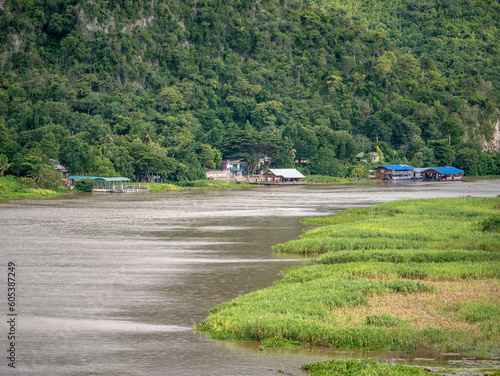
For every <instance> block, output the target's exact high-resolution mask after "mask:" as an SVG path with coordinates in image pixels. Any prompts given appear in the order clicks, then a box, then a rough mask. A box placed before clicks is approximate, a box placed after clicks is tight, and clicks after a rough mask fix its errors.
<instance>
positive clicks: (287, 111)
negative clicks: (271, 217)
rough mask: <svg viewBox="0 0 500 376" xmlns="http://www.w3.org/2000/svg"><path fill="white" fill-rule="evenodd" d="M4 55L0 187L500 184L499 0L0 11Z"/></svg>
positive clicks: (101, 5)
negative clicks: (380, 179)
mask: <svg viewBox="0 0 500 376" xmlns="http://www.w3.org/2000/svg"><path fill="white" fill-rule="evenodd" d="M0 44H1V45H2V49H1V52H0V175H1V174H4V173H5V174H12V175H17V176H25V177H30V178H32V179H34V180H35V181H37V182H39V184H41V185H43V184H44V182H46V181H48V180H51V179H53V174H52V173H51V172H50V170H51V168H50V162H49V159H57V160H59V162H60V163H61V164H63V165H64V166H66V167H67V168H68V169H69V170H70V171H71V172H72V173H82V174H83V173H87V174H94V175H106V176H117V175H120V176H127V177H129V178H131V179H134V180H137V179H141V178H143V177H145V176H147V175H148V174H151V173H154V174H159V175H161V176H162V178H163V179H164V180H165V181H172V182H175V181H185V180H195V179H199V178H203V177H204V171H205V170H206V169H207V168H208V169H212V168H216V167H217V166H218V165H220V160H221V158H223V157H227V156H235V157H246V158H248V159H249V160H250V162H251V164H255V163H256V161H258V160H259V159H260V158H262V157H267V158H266V161H267V162H266V163H268V164H269V165H271V166H273V167H293V166H296V167H299V168H300V169H301V170H302V171H303V172H305V173H308V174H323V175H331V176H363V175H364V174H366V172H367V170H368V168H369V166H370V165H369V164H366V163H362V162H358V163H357V162H355V155H356V154H357V153H359V152H361V151H364V152H371V151H378V152H379V154H381V153H383V154H384V162H386V163H410V164H412V165H413V166H415V167H421V166H429V165H433V166H445V165H454V166H456V167H459V168H462V169H465V170H466V173H467V174H469V175H500V154H499V150H498V146H499V145H498V141H496V145H493V149H492V148H491V147H490V150H489V151H483V150H484V148H483V145H484V143H485V142H486V141H494V137H495V135H496V136H497V137H498V133H499V129H498V122H499V120H500V113H499V107H500V106H499V104H500V90H499V89H500V70H499V67H500V59H499V56H500V4H499V2H498V1H487V0H457V1H451V0H448V1H436V0H434V1H433V0H427V1H423V0H388V1H380V0H349V1H342V2H341V1H337V0H314V1H313V0H309V1H299V0H262V1H254V0H231V1H227V0H226V1H222V0H187V1H180V0H170V1H164V0H157V1H130V0H109V1H103V0H93V1H77V0H51V1H41V0H23V1H17V0H5V1H2V3H0ZM495 127H496V129H495ZM492 143H493V144H495V142H492ZM490 145H491V144H490ZM495 146H496V148H495Z"/></svg>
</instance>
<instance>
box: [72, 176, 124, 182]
mask: <svg viewBox="0 0 500 376" xmlns="http://www.w3.org/2000/svg"><path fill="white" fill-rule="evenodd" d="M69 178H70V179H73V180H80V179H92V180H100V181H130V179H129V178H124V177H117V178H102V177H99V176H80V175H71V176H70V177H69Z"/></svg>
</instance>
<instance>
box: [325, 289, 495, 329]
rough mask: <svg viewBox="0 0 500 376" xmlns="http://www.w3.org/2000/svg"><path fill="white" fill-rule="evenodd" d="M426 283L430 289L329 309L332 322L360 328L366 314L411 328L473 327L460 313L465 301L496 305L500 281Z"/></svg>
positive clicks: (378, 297)
mask: <svg viewBox="0 0 500 376" xmlns="http://www.w3.org/2000/svg"><path fill="white" fill-rule="evenodd" d="M426 283H428V284H431V285H432V286H434V291H433V292H419V293H413V294H394V293H389V294H384V295H374V296H372V297H371V298H369V299H368V303H367V304H366V305H358V306H355V307H344V308H342V309H338V310H334V311H332V315H333V321H334V322H335V323H336V324H344V325H347V326H355V327H360V326H363V325H365V317H366V316H368V315H377V316H379V315H380V316H381V315H389V316H393V317H397V318H400V319H402V320H403V322H404V324H403V325H408V326H410V327H412V328H415V329H424V328H442V329H453V330H460V331H470V330H476V328H477V326H478V324H477V323H471V322H468V321H467V320H465V319H464V318H463V315H461V313H460V307H461V306H463V305H466V304H473V303H478V302H481V301H483V302H488V303H491V304H495V305H497V306H500V281H498V280H492V279H490V280H467V281H441V282H433V281H426Z"/></svg>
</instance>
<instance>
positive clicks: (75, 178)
mask: <svg viewBox="0 0 500 376" xmlns="http://www.w3.org/2000/svg"><path fill="white" fill-rule="evenodd" d="M69 178H70V179H73V180H80V179H92V180H95V177H94V176H82V175H71V176H70V177H69Z"/></svg>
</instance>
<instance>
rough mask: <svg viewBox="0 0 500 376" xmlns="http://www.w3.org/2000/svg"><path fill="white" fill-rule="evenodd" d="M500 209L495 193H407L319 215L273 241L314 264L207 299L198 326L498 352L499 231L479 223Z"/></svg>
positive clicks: (224, 334) (256, 335) (233, 332)
mask: <svg viewBox="0 0 500 376" xmlns="http://www.w3.org/2000/svg"><path fill="white" fill-rule="evenodd" d="M499 209H500V198H458V199H431V200H406V201H402V202H390V203H386V204H381V205H377V206H374V207H371V208H367V209H363V210H358V211H357V212H356V211H355V210H357V209H354V210H353V211H351V212H349V211H346V212H343V213H340V214H339V215H338V216H334V217H331V218H332V219H328V218H322V219H321V220H318V222H316V223H328V225H327V226H324V227H320V228H317V229H314V230H311V231H310V232H308V233H306V234H304V235H303V236H302V237H301V238H300V239H297V240H294V241H291V242H289V243H286V244H282V245H278V246H276V247H275V249H276V250H278V251H283V252H295V253H306V254H319V257H318V258H317V259H316V260H314V261H315V263H314V264H313V265H304V266H294V267H290V268H287V269H284V270H283V274H284V278H283V279H280V280H278V281H276V282H275V283H274V285H273V286H271V287H269V288H267V289H264V290H260V291H256V292H254V293H251V294H247V295H243V296H240V297H238V298H237V299H235V300H233V301H231V302H226V303H223V304H221V305H219V306H216V307H215V308H214V309H213V310H212V311H211V313H210V315H209V316H208V317H207V319H206V320H205V321H204V322H203V323H202V324H201V325H200V326H199V327H198V329H199V330H205V331H208V332H210V334H211V335H212V336H213V337H214V338H253V339H258V340H265V339H271V338H272V339H273V340H272V341H271V343H273V344H279V343H284V344H287V343H288V344H289V343H295V342H296V341H299V342H300V343H303V344H313V345H319V346H334V347H363V348H380V347H388V348H401V349H408V350H411V349H416V348H435V349H442V350H445V351H453V352H469V353H471V354H473V355H481V356H493V357H494V356H497V357H498V356H500V324H499V323H500V309H499V308H498V307H500V252H499V250H500V238H499V234H498V233H497V232H495V231H491V230H489V229H485V228H484V227H485V226H484V224H485V220H486V219H488V218H492V217H494V216H496V215H498V212H499ZM339 218H340V219H339ZM308 222H309V223H314V221H311V220H309V221H308ZM408 312H410V313H411V314H410V315H408ZM443 318H446V320H445V322H446V325H444V326H443V325H441V323H443V320H444V319H443ZM281 339H282V340H281ZM290 341H292V342H290ZM266 343H267V342H266ZM263 347H264V348H265V346H263Z"/></svg>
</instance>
